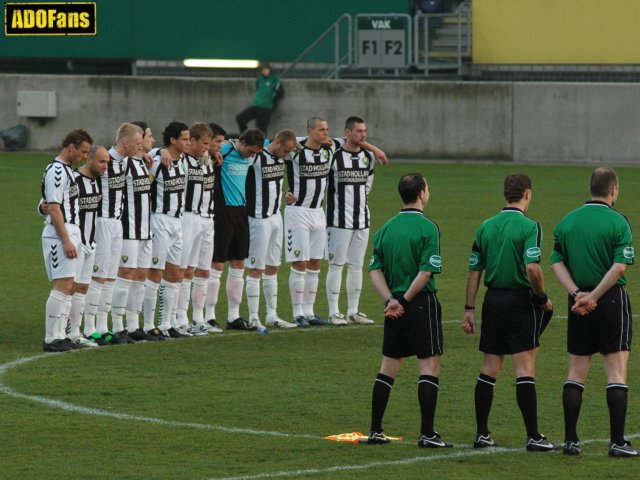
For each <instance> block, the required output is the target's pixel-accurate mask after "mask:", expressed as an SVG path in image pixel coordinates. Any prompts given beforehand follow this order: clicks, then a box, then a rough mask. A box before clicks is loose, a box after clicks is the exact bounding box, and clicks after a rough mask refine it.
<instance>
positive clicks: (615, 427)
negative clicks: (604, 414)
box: [607, 383, 629, 445]
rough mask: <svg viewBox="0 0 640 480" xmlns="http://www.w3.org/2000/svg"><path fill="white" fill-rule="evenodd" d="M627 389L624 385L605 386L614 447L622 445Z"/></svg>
mask: <svg viewBox="0 0 640 480" xmlns="http://www.w3.org/2000/svg"><path fill="white" fill-rule="evenodd" d="M628 393H629V387H628V386H627V385H625V384H624V383H609V384H608V385H607V406H608V407H609V422H610V424H611V441H612V442H613V443H615V444H616V445H624V442H625V440H624V422H625V420H626V418H627V394H628Z"/></svg>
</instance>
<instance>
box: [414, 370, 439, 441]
mask: <svg viewBox="0 0 640 480" xmlns="http://www.w3.org/2000/svg"><path fill="white" fill-rule="evenodd" d="M438 384H439V381H438V379H437V378H436V377H432V376H431V375H420V377H419V378H418V402H419V403H420V418H421V425H420V433H421V434H423V435H427V436H429V437H431V436H432V435H433V434H434V433H435V432H434V430H433V419H434V417H435V415H436V404H437V403H438V388H439V387H438Z"/></svg>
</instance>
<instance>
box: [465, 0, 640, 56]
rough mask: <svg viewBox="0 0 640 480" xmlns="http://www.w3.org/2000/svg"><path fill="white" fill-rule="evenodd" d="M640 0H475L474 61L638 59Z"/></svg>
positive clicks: (639, 50)
mask: <svg viewBox="0 0 640 480" xmlns="http://www.w3.org/2000/svg"><path fill="white" fill-rule="evenodd" d="M639 47H640V0H473V63H476V64H638V63H640V48H639Z"/></svg>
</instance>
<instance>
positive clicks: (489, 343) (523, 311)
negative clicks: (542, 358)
mask: <svg viewBox="0 0 640 480" xmlns="http://www.w3.org/2000/svg"><path fill="white" fill-rule="evenodd" d="M532 299H533V294H532V292H531V290H529V289H527V288H522V289H501V288H488V289H487V292H486V293H485V296H484V303H483V304H482V325H481V327H480V347H479V350H480V351H481V352H483V353H487V354H490V355H509V354H514V353H520V352H526V351H527V350H532V349H534V348H537V347H539V346H540V335H541V333H542V330H543V329H544V327H546V325H547V323H548V322H549V320H550V318H551V315H550V314H548V313H545V312H543V310H542V309H540V308H538V307H535V306H534V305H533V302H532Z"/></svg>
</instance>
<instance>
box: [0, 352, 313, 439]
mask: <svg viewBox="0 0 640 480" xmlns="http://www.w3.org/2000/svg"><path fill="white" fill-rule="evenodd" d="M52 355H55V354H50V353H49V354H41V355H35V356H33V357H26V358H20V359H18V360H14V361H13V362H9V363H5V364H3V365H0V375H3V374H5V373H6V372H7V371H9V370H11V369H12V368H15V367H18V366H20V365H24V364H25V363H29V362H32V361H34V360H39V359H42V358H46V357H51V356H52ZM0 393H4V394H5V395H9V396H11V397H15V398H19V399H22V400H28V401H31V402H36V403H41V404H43V405H46V406H48V407H52V408H57V409H60V410H65V411H68V412H77V413H82V414H85V415H94V416H98V417H108V418H115V419H117V420H135V421H138V422H146V423H152V424H155V425H163V426H170V427H182V428H193V429H196V430H216V431H220V432H225V433H241V434H249V435H263V436H271V437H285V438H304V439H309V440H322V437H318V436H314V435H305V434H298V433H284V432H275V431H270V430H254V429H251V428H237V427H225V426H223V425H212V424H207V423H190V422H177V421H173V420H163V419H161V418H154V417H143V416H140V415H129V414H126V413H118V412H110V411H108V410H102V409H99V408H89V407H83V406H80V405H75V404H73V403H68V402H63V401H61V400H53V399H51V398H47V397H41V396H39V395H27V394H26V393H22V392H18V391H17V390H14V389H13V388H10V387H7V386H6V385H5V384H4V383H2V382H1V381H0Z"/></svg>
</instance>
